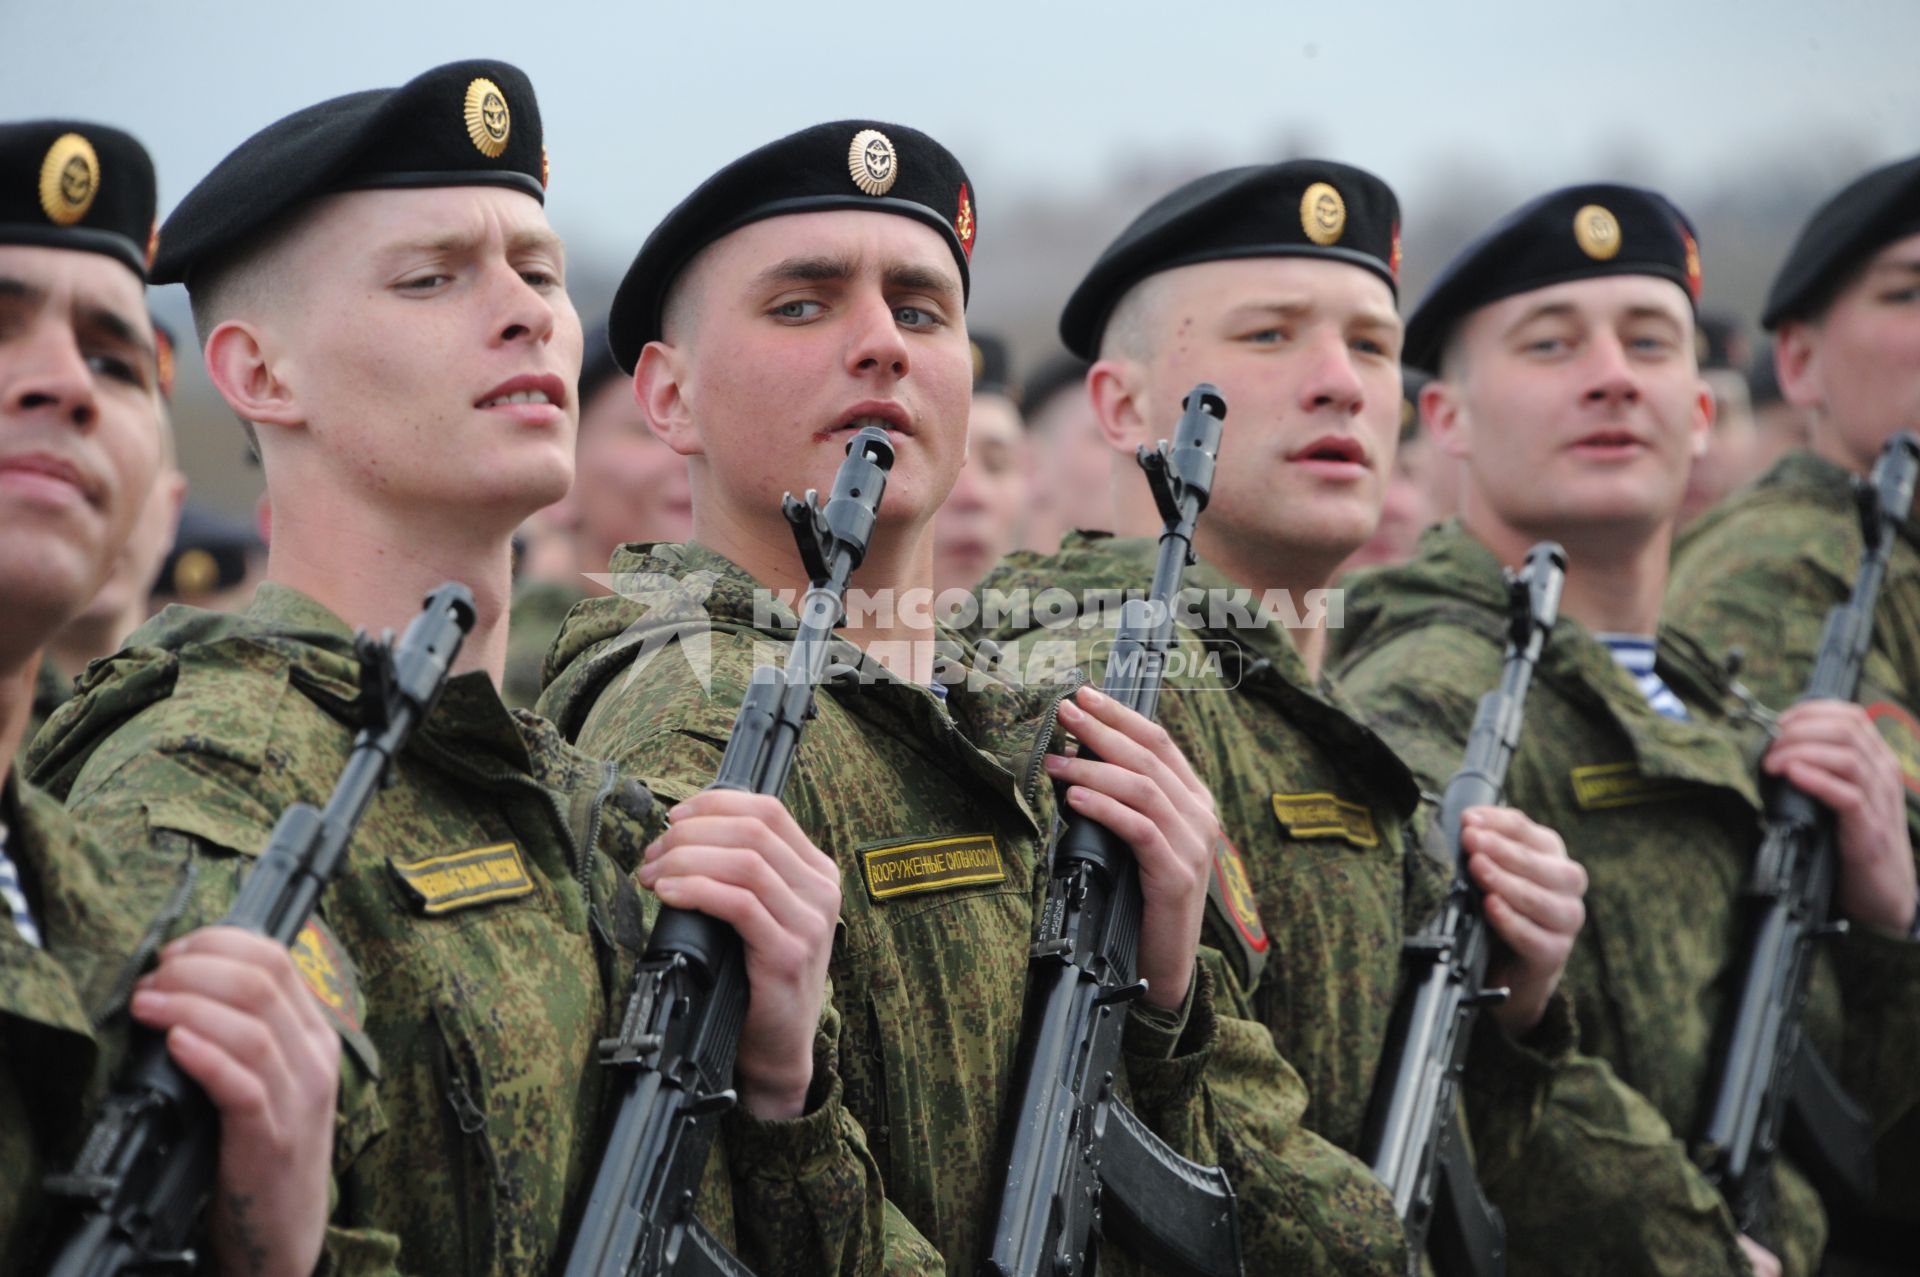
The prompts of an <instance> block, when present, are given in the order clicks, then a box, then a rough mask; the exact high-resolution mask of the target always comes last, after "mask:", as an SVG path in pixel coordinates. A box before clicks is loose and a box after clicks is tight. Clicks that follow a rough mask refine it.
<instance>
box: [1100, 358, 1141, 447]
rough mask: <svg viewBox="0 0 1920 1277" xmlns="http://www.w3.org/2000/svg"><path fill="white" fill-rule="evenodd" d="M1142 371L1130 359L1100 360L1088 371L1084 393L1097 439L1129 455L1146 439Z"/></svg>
mask: <svg viewBox="0 0 1920 1277" xmlns="http://www.w3.org/2000/svg"><path fill="white" fill-rule="evenodd" d="M1144 371H1145V370H1144V369H1142V368H1141V366H1140V365H1139V364H1137V363H1135V362H1134V361H1133V360H1131V359H1102V360H1100V361H1099V362H1097V363H1095V364H1094V365H1093V367H1091V368H1089V369H1087V384H1086V390H1085V392H1084V393H1085V394H1086V395H1087V397H1088V398H1089V399H1090V400H1091V401H1092V403H1093V416H1094V420H1095V421H1096V422H1098V423H1099V426H1100V436H1101V438H1103V439H1105V440H1106V441H1107V445H1108V446H1109V447H1111V448H1113V449H1114V450H1115V451H1118V452H1125V453H1131V452H1132V451H1133V450H1134V449H1135V448H1136V447H1138V446H1139V445H1141V444H1143V443H1151V442H1152V440H1150V439H1148V438H1147V432H1148V425H1147V411H1146V405H1145V404H1144V403H1143V402H1142V398H1143V394H1144V390H1145V381H1146V378H1145V375H1144Z"/></svg>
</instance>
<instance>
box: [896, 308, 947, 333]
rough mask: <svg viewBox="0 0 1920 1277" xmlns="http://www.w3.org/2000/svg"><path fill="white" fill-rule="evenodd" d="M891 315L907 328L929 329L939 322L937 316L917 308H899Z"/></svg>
mask: <svg viewBox="0 0 1920 1277" xmlns="http://www.w3.org/2000/svg"><path fill="white" fill-rule="evenodd" d="M893 314H894V318H896V319H898V320H899V321H900V322H901V323H903V324H905V325H906V326H907V327H909V328H931V327H933V326H934V325H935V324H938V323H939V322H940V317H939V316H937V315H935V314H934V313H933V312H932V311H930V310H925V309H923V308H921V307H919V306H901V307H898V308H896V309H895V310H894V312H893Z"/></svg>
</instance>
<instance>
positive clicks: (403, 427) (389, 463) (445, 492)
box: [268, 186, 581, 531]
mask: <svg viewBox="0 0 1920 1277" xmlns="http://www.w3.org/2000/svg"><path fill="white" fill-rule="evenodd" d="M289 251H290V252H291V253H293V254H294V261H293V264H292V270H291V272H290V274H291V277H292V278H294V279H296V280H298V281H299V282H300V284H301V286H302V290H303V291H302V293H301V294H300V297H299V302H298V304H297V305H294V306H282V307H279V308H278V311H277V319H276V323H275V325H274V330H273V332H272V333H271V334H270V335H269V338H268V340H269V342H270V343H272V347H273V348H272V349H270V351H269V354H270V355H271V356H273V357H274V358H275V363H274V367H275V369H276V372H277V373H278V375H279V376H280V377H281V378H282V379H283V380H284V381H285V382H286V384H287V385H288V387H289V388H290V390H291V393H292V394H293V396H294V397H295V402H296V404H297V405H298V407H299V409H300V411H301V415H302V417H303V419H304V425H305V428H306V430H307V432H308V434H309V435H310V436H311V438H312V440H313V442H314V444H315V445H317V446H318V447H320V448H322V449H324V450H325V451H326V452H327V453H328V455H329V457H330V459H331V462H332V463H333V464H335V465H337V466H338V467H341V468H342V473H344V474H346V475H348V476H350V478H349V480H348V481H349V484H350V486H352V487H353V488H354V489H356V490H357V491H359V492H361V493H363V494H368V495H370V496H371V498H372V499H373V500H374V501H376V502H377V503H379V504H380V505H382V506H386V507H390V508H394V509H403V510H429V509H438V510H443V511H444V510H448V509H454V510H459V511H464V512H467V514H468V516H469V517H471V515H472V513H473V512H475V511H484V512H486V513H487V514H488V515H490V516H497V517H495V518H491V519H490V520H489V523H490V524H491V523H493V522H497V523H499V524H501V525H502V526H503V527H504V528H505V529H506V530H507V531H511V529H512V528H513V527H514V526H515V525H517V524H518V523H519V522H520V521H521V520H522V519H523V518H525V517H526V516H527V515H529V514H531V513H532V512H533V511H535V510H537V509H539V508H541V507H542V506H545V505H547V504H549V503H550V502H553V501H556V500H558V499H559V498H560V497H561V496H563V495H565V493H566V491H567V487H568V484H569V483H570V482H571V481H572V477H573V445H574V430H575V426H576V423H577V422H578V420H579V405H578V404H577V403H576V402H575V401H574V397H575V388H576V387H577V385H578V383H579V378H580V350H581V335H580V318H579V316H578V315H577V314H576V313H575V312H574V309H573V303H572V301H571V300H569V299H568V297H567V290H566V283H565V280H566V273H565V271H566V266H565V252H564V249H563V248H562V246H561V243H560V239H559V237H558V236H557V235H555V234H554V233H553V231H552V229H551V228H550V227H549V226H548V225H547V218H546V214H545V212H544V211H543V210H542V209H541V207H540V204H539V202H538V201H536V200H535V199H533V198H532V197H531V196H529V195H525V194H522V193H520V192H518V191H510V190H506V189H504V188H501V187H491V186H462V187H433V188H426V189H421V190H402V191H390V190H382V191H359V192H353V193H349V194H345V195H338V196H333V197H331V198H330V199H329V200H328V201H327V203H326V205H325V206H324V207H322V208H321V209H320V210H318V211H317V212H316V214H315V215H314V217H313V219H312V223H311V225H310V226H309V227H308V228H306V229H305V231H304V232H303V234H301V235H300V236H299V237H298V239H297V240H296V241H295V243H294V245H293V246H292V247H291V248H290V250H289Z"/></svg>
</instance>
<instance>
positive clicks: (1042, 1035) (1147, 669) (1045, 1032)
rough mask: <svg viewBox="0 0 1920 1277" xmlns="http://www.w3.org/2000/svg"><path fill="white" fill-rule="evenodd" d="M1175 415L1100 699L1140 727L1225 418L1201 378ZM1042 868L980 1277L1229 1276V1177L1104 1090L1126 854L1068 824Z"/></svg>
mask: <svg viewBox="0 0 1920 1277" xmlns="http://www.w3.org/2000/svg"><path fill="white" fill-rule="evenodd" d="M1185 408H1186V412H1185V415H1184V416H1182V417H1181V418H1180V426H1179V429H1178V430H1177V431H1176V433H1175V437H1174V442H1173V444H1172V445H1171V446H1169V445H1168V444H1167V443H1166V442H1165V441H1164V440H1162V441H1161V444H1160V447H1159V449H1158V450H1157V451H1153V452H1149V451H1148V450H1147V449H1146V448H1144V447H1142V448H1141V449H1140V452H1139V461H1140V466H1141V468H1142V469H1143V470H1145V471H1146V472H1147V482H1148V484H1149V485H1150V486H1151V487H1152V489H1153V497H1154V501H1155V502H1156V503H1157V504H1158V505H1159V507H1160V515H1161V518H1162V519H1164V520H1165V529H1164V530H1163V531H1162V532H1161V534H1160V557H1159V561H1158V562H1157V563H1156V564H1155V566H1154V572H1153V591H1152V595H1151V597H1150V598H1148V599H1144V600H1142V599H1130V600H1128V601H1127V603H1126V604H1125V607H1124V610H1123V611H1122V613H1121V618H1122V624H1121V628H1120V634H1119V638H1118V640H1117V641H1116V642H1115V644H1114V648H1113V653H1112V655H1111V657H1110V658H1109V659H1108V662H1107V675H1106V683H1105V688H1104V690H1105V692H1106V694H1107V695H1109V696H1111V697H1113V698H1114V699H1115V700H1117V701H1119V702H1120V703H1121V704H1123V705H1126V706H1128V707H1129V708H1131V709H1135V710H1138V711H1139V712H1140V713H1142V714H1144V715H1146V716H1147V717H1149V718H1151V717H1153V711H1154V706H1155V704H1156V703H1157V702H1158V700H1159V696H1160V684H1161V680H1162V678H1163V676H1164V669H1165V662H1166V654H1167V649H1168V648H1169V647H1170V646H1171V644H1172V639H1173V624H1174V622H1173V605H1174V601H1175V598H1176V596H1177V595H1178V594H1179V592H1180V580H1181V576H1182V574H1183V572H1184V571H1185V569H1186V566H1187V564H1188V563H1190V562H1192V560H1193V549H1192V546H1193V528H1194V524H1195V523H1196V522H1197V521H1198V519H1199V517H1200V512H1201V511H1202V510H1203V509H1205V508H1206V504H1207V498H1208V496H1209V494H1210V493H1211V491H1212V488H1213V470H1214V458H1215V455H1216V454H1217V453H1218V452H1219V450H1220V423H1221V421H1222V419H1224V418H1225V417H1226V415H1227V405H1226V401H1225V400H1223V399H1222V398H1221V397H1220V392H1219V391H1218V390H1217V389H1215V388H1214V387H1213V386H1210V385H1205V384H1202V385H1199V386H1196V387H1194V388H1193V390H1192V391H1190V392H1189V393H1188V394H1187V397H1186V400H1185ZM1080 756H1081V757H1082V758H1091V757H1092V756H1093V755H1092V753H1091V752H1090V751H1087V750H1085V749H1083V750H1082V751H1081V755H1080ZM1050 872H1051V874H1052V881H1051V883H1050V884H1049V886H1048V889H1047V901H1046V906H1045V909H1044V912H1043V913H1042V915H1041V920H1040V926H1039V936H1038V939H1037V941H1036V942H1035V944H1034V946H1033V948H1032V951H1031V955H1030V960H1029V965H1028V975H1027V1000H1026V1009H1025V1013H1024V1018H1023V1022H1022V1025H1021V1029H1020V1045H1019V1053H1018V1056H1017V1058H1016V1062H1015V1066H1014V1075H1013V1086H1012V1088H1011V1090H1010V1092H1009V1098H1008V1102H1007V1107H1006V1110H1005V1111H1004V1113H1003V1114H1002V1119H1001V1120H1002V1131H1001V1146H1002V1147H1003V1148H1005V1149H1006V1150H1007V1162H1008V1168H1007V1182H1006V1187H1005V1189H1004V1191H1003V1193H1002V1196H1001V1198H1000V1200H999V1202H998V1203H996V1205H995V1214H994V1219H993V1231H992V1234H991V1239H990V1240H991V1248H990V1250H989V1253H988V1257H987V1259H986V1260H985V1261H984V1263H983V1265H982V1271H983V1272H986V1273H992V1274H996V1275H998V1277H1037V1275H1038V1274H1042V1273H1045V1274H1048V1275H1049V1277H1067V1275H1069V1274H1080V1273H1092V1272H1094V1271H1096V1270H1097V1268H1098V1265H1099V1244H1100V1235H1105V1236H1109V1237H1111V1238H1113V1239H1114V1240H1115V1241H1116V1242H1117V1243H1119V1244H1121V1245H1122V1246H1123V1247H1124V1248H1125V1249H1127V1250H1128V1251H1129V1252H1130V1253H1137V1254H1140V1255H1142V1256H1143V1257H1145V1258H1146V1259H1148V1260H1149V1262H1154V1263H1158V1264H1159V1265H1161V1266H1162V1267H1166V1268H1171V1269H1174V1270H1176V1271H1179V1272H1186V1273H1197V1274H1207V1275H1209V1277H1212V1275H1215V1274H1220V1275H1225V1274H1238V1273H1239V1272H1240V1233H1239V1218H1238V1216H1237V1215H1236V1214H1235V1210H1234V1198H1233V1189H1232V1187H1231V1186H1230V1185H1229V1184H1228V1183H1227V1177H1226V1174H1225V1172H1223V1171H1221V1170H1220V1168H1218V1167H1215V1166H1198V1165H1195V1164H1194V1163H1192V1162H1190V1161H1188V1160H1187V1159H1185V1158H1183V1157H1181V1156H1180V1155H1179V1154H1177V1153H1175V1152H1174V1151H1173V1150H1172V1149H1170V1148H1168V1147H1167V1146H1166V1144H1164V1143H1163V1142H1161V1140H1160V1139H1159V1138H1158V1137H1156V1136H1155V1135H1154V1134H1153V1133H1152V1132H1151V1131H1149V1130H1148V1129H1147V1127H1146V1126H1145V1124H1143V1123H1142V1122H1141V1121H1140V1120H1139V1119H1138V1118H1137V1117H1135V1116H1134V1115H1133V1114H1132V1113H1130V1112H1128V1111H1127V1109H1126V1108H1125V1106H1123V1105H1121V1104H1119V1103H1117V1102H1116V1101H1115V1099H1114V1096H1113V1087H1114V1075H1115V1073H1116V1071H1117V1070H1118V1068H1119V1066H1120V1036H1121V1029H1122V1026H1123V1023H1124V1020H1125V1013H1126V1009H1127V1004H1128V1003H1129V1002H1131V1001H1133V999H1135V998H1137V997H1139V996H1140V995H1141V994H1142V993H1144V992H1146V987H1147V986H1146V984H1145V983H1144V982H1142V981H1139V980H1137V979H1136V978H1135V974H1134V962H1135V959H1136V957H1137V952H1138V948H1139V941H1140V920H1141V912H1142V906H1141V898H1140V874H1139V870H1138V868H1137V867H1136V866H1135V864H1134V860H1133V852H1132V850H1131V849H1130V848H1129V847H1128V846H1127V845H1126V844H1125V843H1124V842H1122V841H1121V840H1120V839H1119V838H1117V837H1115V836H1114V835H1113V833H1112V832H1111V831H1110V830H1108V829H1106V828H1105V827H1104V826H1102V825H1100V824H1099V823H1097V822H1095V821H1092V820H1088V819H1087V818H1085V817H1083V816H1077V815H1076V816H1069V817H1068V818H1067V821H1066V827H1065V830H1064V831H1063V832H1062V833H1061V835H1060V838H1059V841H1058V842H1057V843H1056V844H1055V846H1054V850H1053V861H1052V867H1051V870H1050Z"/></svg>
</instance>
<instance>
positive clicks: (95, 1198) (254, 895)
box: [47, 581, 474, 1277]
mask: <svg viewBox="0 0 1920 1277" xmlns="http://www.w3.org/2000/svg"><path fill="white" fill-rule="evenodd" d="M473 620H474V609H473V595H472V594H471V593H469V592H468V590H467V587H466V586H464V585H461V584H459V583H458V582H453V581H450V582H448V583H447V584H445V585H442V586H440V587H439V588H438V589H436V590H435V591H434V592H433V593H431V594H429V595H428V596H427V599H426V603H425V605H424V610H423V611H422V612H421V614H420V615H419V616H417V617H415V618H414V619H413V621H412V623H411V624H409V625H408V626H407V629H406V633H404V634H402V635H401V636H400V641H399V643H398V644H396V643H394V642H393V633H392V631H388V632H387V634H386V636H385V637H383V638H382V639H380V640H379V641H377V642H376V641H374V640H372V639H370V638H368V637H367V635H366V634H364V633H362V634H359V635H357V636H355V639H354V646H355V651H356V654H357V655H358V656H359V658H360V701H359V703H360V705H361V706H362V707H363V708H364V709H365V711H366V712H367V715H368V718H369V721H368V724H367V725H366V726H365V727H363V728H361V729H360V732H359V734H358V735H357V736H355V737H354V741H353V752H352V753H351V754H349V755H348V756H347V762H346V766H345V767H344V768H342V769H341V772H340V779H339V781H338V782H337V783H336V784H335V785H334V787H333V793H332V794H331V795H329V796H328V798H327V803H326V806H325V807H323V808H321V809H319V810H317V811H316V810H315V809H314V808H313V807H311V806H309V805H308V804H306V803H295V804H294V805H293V806H291V807H289V808H287V809H286V811H284V812H282V813H281V815H280V819H279V820H278V821H277V822H276V823H275V824H274V826H273V832H272V833H271V834H270V835H268V838H267V845H266V849H265V850H264V851H263V852H261V854H260V858H259V860H258V861H256V862H255V864H254V867H253V871H252V872H251V873H249V874H248V875H247V880H246V882H245V883H244V884H243V885H242V886H241V888H240V892H239V894H238V895H237V896H235V897H234V901H233V908H232V909H231V911H229V912H228V914H227V916H226V917H225V918H224V919H222V920H221V921H222V923H223V924H224V925H226V926H232V927H244V928H246V929H247V930H249V931H255V932H259V933H260V934H261V935H265V936H270V937H272V938H273V939H275V940H278V941H279V942H280V943H282V944H287V945H290V944H292V943H293V941H294V939H295V938H296V937H297V936H298V935H299V934H300V929H301V928H302V927H304V926H306V924H307V919H308V918H309V917H311V916H312V914H313V908H314V905H315V903H316V902H317V901H318V900H319V898H320V893H321V891H323V890H324V889H325V888H326V886H327V884H328V883H329V882H331V881H332V880H333V879H334V877H335V876H336V875H337V874H338V873H339V872H340V867H341V865H343V864H344V863H345V861H346V854H347V845H348V843H349V842H350V841H351V840H352V838H353V831H354V829H355V828H356V827H357V826H358V825H359V823H360V818H361V817H362V816H363V815H364V814H365V813H366V810H367V805H368V804H369V803H371V802H372V801H373V796H374V795H375V794H377V793H379V792H380V790H381V788H382V787H383V786H384V785H385V784H386V782H387V777H388V772H389V770H390V769H391V767H392V765H393V760H394V757H395V756H396V755H398V754H399V752H400V751H401V750H402V749H403V748H405V747H406V743H407V740H408V739H409V738H410V737H411V736H412V735H413V731H414V729H415V728H416V727H418V726H419V725H420V724H421V723H422V722H424V721H425V720H426V718H427V715H429V714H431V713H432V712H433V706H434V702H436V701H437V700H439V698H440V689H441V688H442V687H444V686H446V682H447V671H448V670H449V669H450V668H451V667H452V665H453V659H454V657H455V655H456V654H458V652H459V651H460V644H461V643H462V641H463V640H465V638H466V636H467V631H469V630H471V629H472V628H473ZM219 1151H220V1120H219V1115H218V1114H217V1113H216V1112H215V1111H214V1107H213V1103H212V1101H210V1100H208V1099H207V1096H206V1093H205V1092H204V1091H202V1090H201V1089H200V1087H199V1086H198V1085H197V1084H196V1083H194V1082H193V1081H192V1080H191V1079H190V1078H188V1077H187V1075H186V1074H184V1073H182V1072H181V1071H180V1069H179V1067H178V1066H177V1065H175V1064H174V1062H173V1060H172V1058H171V1057H170V1056H168V1054H167V1046H166V1039H165V1037H164V1036H163V1035H161V1034H159V1033H156V1032H154V1031H153V1030H151V1029H146V1028H140V1027H138V1026H136V1027H135V1029H134V1032H133V1040H132V1043H131V1048H130V1052H129V1056H128V1064H127V1067H126V1068H125V1069H124V1070H123V1071H122V1072H121V1073H120V1075H119V1078H118V1080H117V1081H116V1082H115V1084H114V1088H113V1090H112V1091H111V1093H109V1094H108V1096H107V1098H106V1101H105V1103H104V1104H103V1105H102V1107H101V1110H100V1114H99V1116H98V1117H97V1118H96V1119H95V1120H94V1125H93V1129H92V1131H91V1132H90V1133H89V1134H88V1136H87V1140H86V1143H85V1144H84V1145H82V1146H81V1149H80V1156H79V1158H78V1160H77V1161H76V1163H75V1165H74V1168H73V1170H71V1171H69V1172H67V1173H65V1174H61V1175H54V1176H50V1177H49V1178H48V1180H47V1192H48V1195H49V1196H50V1197H52V1198H53V1199H54V1200H55V1202H56V1209H58V1210H60V1211H61V1212H62V1213H63V1214H64V1215H66V1216H68V1217H69V1218H67V1219H66V1220H65V1221H64V1225H63V1226H61V1227H59V1229H58V1231H56V1233H55V1234H54V1236H56V1237H57V1238H58V1240H57V1242H55V1243H54V1248H53V1249H52V1250H51V1252H50V1253H51V1255H52V1257H53V1262H52V1264H51V1266H50V1267H49V1268H48V1269H47V1272H48V1273H49V1274H51V1275H52V1277H110V1275H111V1274H117V1273H156V1272H189V1271H192V1270H193V1269H194V1267H195V1265H196V1263H197V1262H198V1260H199V1258H200V1257H199V1256H198V1255H196V1253H195V1252H194V1250H193V1248H192V1244H191V1243H192V1236H193V1232H194V1229H195V1227H196V1225H197V1222H198V1220H199V1217H200V1210H201V1207H202V1206H203V1205H204V1204H205V1202H206V1198H207V1193H208V1190H209V1189H210V1188H211V1187H212V1185H213V1179H214V1172H215V1170H216V1169H217V1165H218V1160H219Z"/></svg>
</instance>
